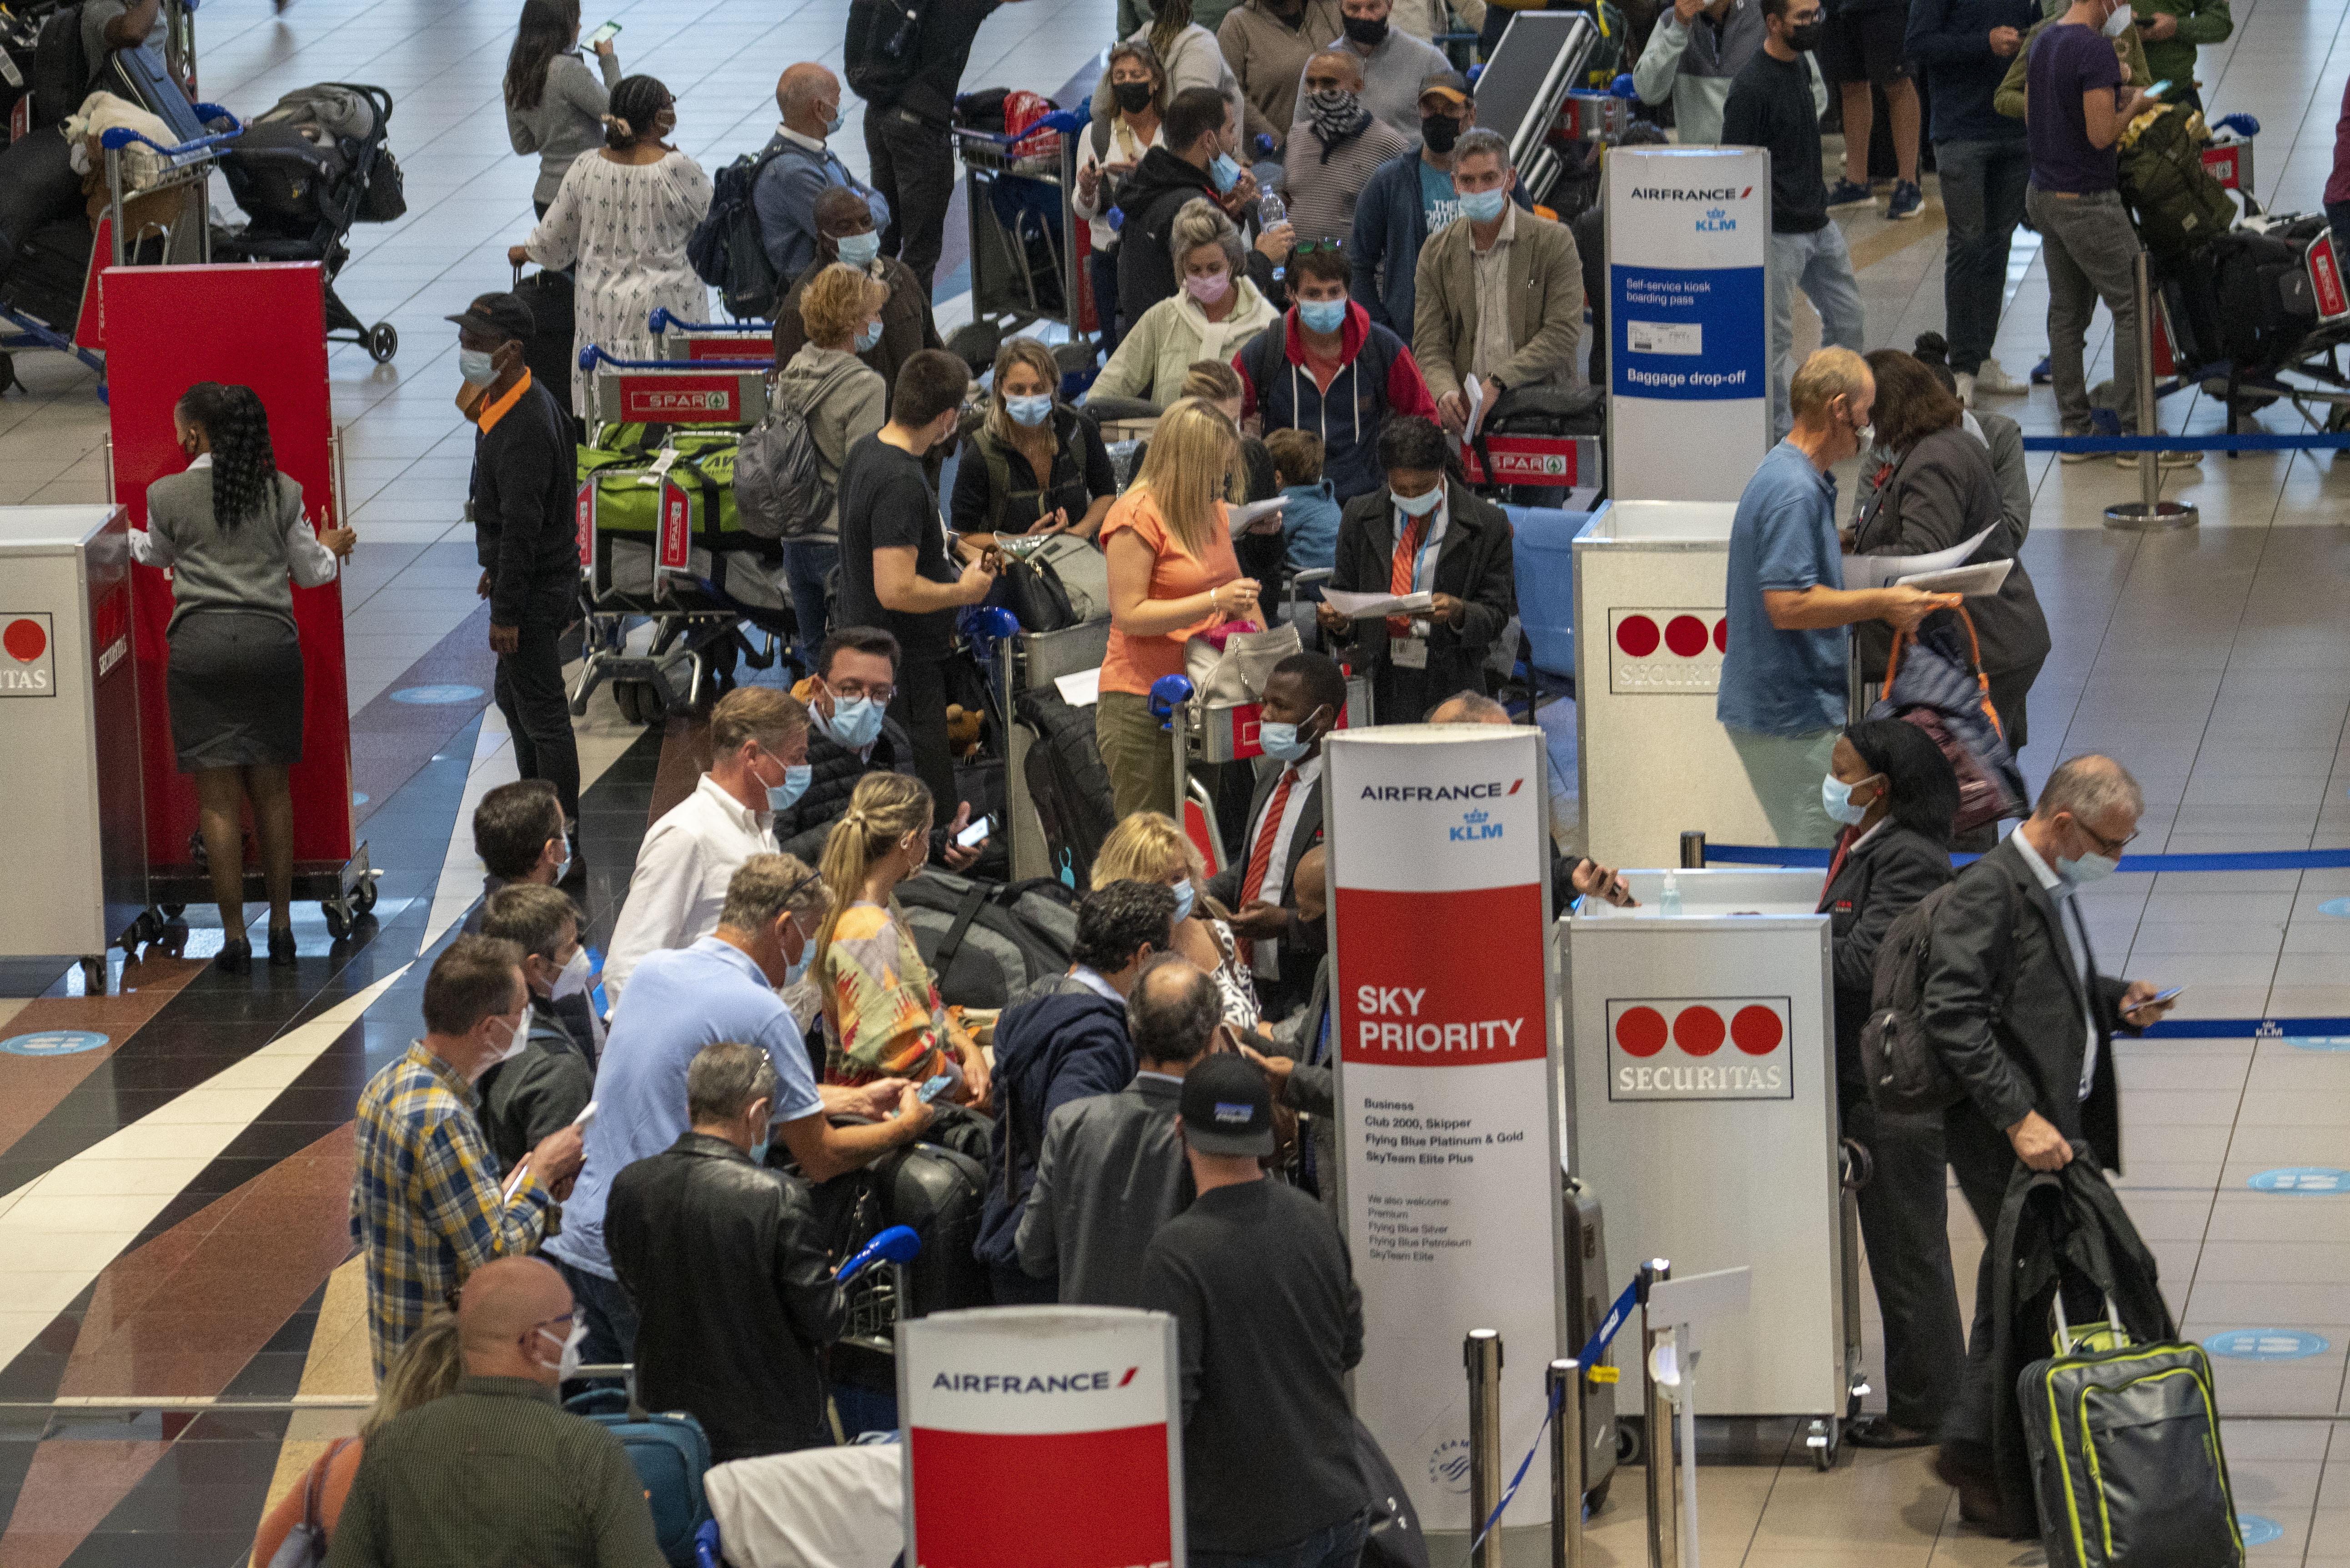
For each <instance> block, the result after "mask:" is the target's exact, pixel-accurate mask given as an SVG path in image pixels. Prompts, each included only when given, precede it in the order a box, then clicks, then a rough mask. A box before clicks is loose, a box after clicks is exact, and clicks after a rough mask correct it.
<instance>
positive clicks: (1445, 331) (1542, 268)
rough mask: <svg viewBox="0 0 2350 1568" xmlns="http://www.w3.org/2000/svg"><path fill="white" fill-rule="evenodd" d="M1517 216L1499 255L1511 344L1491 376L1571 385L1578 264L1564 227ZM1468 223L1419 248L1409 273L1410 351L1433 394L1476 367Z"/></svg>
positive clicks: (1578, 318) (1579, 300) (1576, 370)
mask: <svg viewBox="0 0 2350 1568" xmlns="http://www.w3.org/2000/svg"><path fill="white" fill-rule="evenodd" d="M1513 210H1514V211H1516V213H1517V217H1516V223H1517V232H1516V235H1515V237H1514V238H1513V240H1512V241H1511V242H1510V250H1509V254H1508V256H1507V257H1506V258H1505V265H1506V268H1507V283H1508V288H1509V294H1510V342H1511V344H1512V346H1513V348H1515V349H1516V352H1515V353H1513V355H1511V357H1510V359H1509V363H1508V364H1506V365H1504V366H1503V368H1502V369H1500V370H1499V371H1497V372H1496V373H1495V374H1494V377H1493V379H1495V380H1498V381H1500V382H1501V383H1502V385H1503V386H1504V387H1530V386H1537V385H1554V384H1555V385H1558V386H1572V385H1574V384H1575V382H1576V381H1577V380H1579V379H1581V377H1582V369H1581V368H1580V366H1579V365H1578V364H1577V363H1576V360H1575V347H1576V345H1577V344H1578V343H1579V342H1580V341H1581V340H1582V337H1583V261H1582V258H1581V257H1580V256H1579V255H1578V254H1576V252H1575V236H1574V234H1570V233H1569V232H1568V231H1567V228H1566V225H1565V224H1564V223H1552V222H1551V221H1550V220H1549V219H1547V218H1538V217H1536V216H1534V214H1533V213H1528V212H1525V211H1523V209H1513ZM1473 254H1474V252H1473V249H1472V247H1471V241H1470V235H1469V220H1468V219H1466V218H1458V219H1455V220H1454V221H1453V222H1452V223H1448V224H1446V225H1445V227H1444V228H1443V230H1442V231H1441V232H1440V233H1439V234H1436V235H1435V236H1434V237H1433V238H1431V239H1430V241H1429V242H1428V244H1425V245H1423V246H1421V247H1420V252H1419V271H1418V272H1417V273H1416V274H1414V275H1413V285H1412V286H1413V288H1414V289H1415V290H1416V291H1417V293H1418V296H1419V297H1418V302H1417V304H1416V306H1414V309H1413V312H1412V324H1411V352H1412V358H1415V359H1417V360H1419V373H1420V375H1421V376H1422V377H1424V378H1425V379H1427V381H1428V389H1429V392H1430V395H1431V396H1434V397H1437V398H1441V397H1443V396H1444V394H1445V393H1447V392H1458V391H1460V390H1461V379H1462V378H1463V377H1465V376H1466V375H1468V373H1469V369H1470V367H1471V365H1472V364H1474V363H1475V362H1476V349H1477V285H1476V277H1475V274H1474V272H1473V271H1472V269H1471V257H1472V256H1473Z"/></svg>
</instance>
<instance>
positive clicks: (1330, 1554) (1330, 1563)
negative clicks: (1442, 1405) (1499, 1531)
mask: <svg viewBox="0 0 2350 1568" xmlns="http://www.w3.org/2000/svg"><path fill="white" fill-rule="evenodd" d="M1495 9H1496V10H1498V9H1500V7H1498V6H1496V7H1495ZM1370 1522H1371V1521H1370V1514H1369V1513H1368V1511H1365V1512H1362V1513H1358V1514H1356V1515H1355V1516H1354V1517H1353V1518H1351V1519H1342V1520H1340V1521H1338V1522H1337V1523H1336V1524H1332V1525H1326V1526H1325V1527H1323V1528H1322V1529H1320V1530H1317V1531H1315V1532H1314V1533H1313V1534H1311V1535H1308V1536H1306V1537H1305V1539H1303V1540H1300V1541H1293V1542H1289V1543H1288V1544H1287V1545H1285V1546H1276V1547H1274V1549H1273V1550H1272V1551H1270V1552H1201V1551H1200V1550H1199V1549H1197V1548H1196V1547H1195V1548H1193V1549H1192V1550H1191V1552H1188V1553H1187V1554H1186V1555H1187V1556H1188V1557H1189V1558H1190V1560H1191V1568H1355V1564H1356V1563H1358V1562H1360V1561H1361V1560H1362V1555H1363V1542H1364V1540H1365V1539H1366V1538H1367V1535H1368V1534H1369V1532H1370Z"/></svg>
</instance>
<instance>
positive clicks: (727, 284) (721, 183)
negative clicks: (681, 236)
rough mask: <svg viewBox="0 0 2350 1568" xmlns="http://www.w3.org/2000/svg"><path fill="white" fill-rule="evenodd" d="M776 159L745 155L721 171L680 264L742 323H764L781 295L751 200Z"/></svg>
mask: <svg viewBox="0 0 2350 1568" xmlns="http://www.w3.org/2000/svg"><path fill="white" fill-rule="evenodd" d="M778 151H780V149H779V150H778ZM775 156H776V153H775V152H763V153H750V152H746V153H744V154H743V156H742V157H740V158H737V159H736V160H734V161H733V162H732V163H729V164H728V165H726V167H725V168H723V169H721V170H720V171H718V176H717V178H716V179H714V180H712V182H710V183H711V197H710V211H708V212H707V213H703V214H702V222H700V223H696V224H694V225H693V233H692V234H691V235H689V236H687V239H686V242H685V259H686V261H687V262H688V263H689V264H691V266H692V267H693V275H695V276H696V277H698V278H700V279H701V280H702V282H704V283H706V284H708V285H709V286H711V287H712V288H714V289H716V290H717V291H718V293H719V296H720V297H721V298H722V299H723V300H724V301H725V304H726V309H727V312H728V314H730V315H732V316H734V317H739V318H740V319H743V320H745V321H759V320H764V319H765V318H766V317H768V316H770V315H771V314H773V312H774V311H775V297H776V296H777V295H778V294H779V293H781V292H782V280H781V279H779V278H778V277H777V276H776V275H775V263H773V262H771V261H769V260H768V259H767V245H766V240H765V237H764V235H763V234H760V232H759V209H758V207H757V205H756V204H755V202H754V200H753V192H755V191H756V190H757V189H758V185H759V176H760V175H762V174H764V173H765V172H766V169H767V164H768V163H769V161H772V160H773V159H774V158H775Z"/></svg>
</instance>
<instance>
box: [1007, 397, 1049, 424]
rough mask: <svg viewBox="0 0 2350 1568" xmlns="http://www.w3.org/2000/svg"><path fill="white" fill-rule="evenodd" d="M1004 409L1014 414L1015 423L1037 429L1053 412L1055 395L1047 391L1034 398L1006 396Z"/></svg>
mask: <svg viewBox="0 0 2350 1568" xmlns="http://www.w3.org/2000/svg"><path fill="white" fill-rule="evenodd" d="M1003 411H1004V412H1005V413H1007V414H1010V415H1011V416H1012V419H1013V422H1014V423H1015V424H1021V425H1025V426H1027V427H1028V428H1029V429H1030V430H1035V428H1036V427H1037V426H1038V425H1041V424H1043V423H1044V422H1045V418H1046V416H1048V415H1050V414H1051V413H1052V411H1053V395H1052V394H1051V393H1050V392H1045V393H1040V394H1038V395H1037V396H1035V397H1033V398H1006V399H1004V400H1003Z"/></svg>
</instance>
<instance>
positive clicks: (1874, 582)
mask: <svg viewBox="0 0 2350 1568" xmlns="http://www.w3.org/2000/svg"><path fill="white" fill-rule="evenodd" d="M1998 526H1999V524H1996V523H1994V524H1991V528H1996V527H1998ZM1991 528H1986V529H1984V530H1983V531H1982V532H1981V533H1980V534H1978V535H1975V536H1974V537H1973V538H1971V539H1969V540H1967V541H1966V542H1964V543H1963V544H1958V545H1951V546H1950V548H1949V549H1947V550H1935V551H1932V552H1930V553H1929V554H1927V555H1923V556H1846V557H1845V558H1844V586H1845V587H1846V588H1847V589H1854V590H1857V589H1861V588H1882V587H1890V586H1891V585H1893V584H1895V583H1898V582H1899V581H1901V579H1903V578H1904V577H1914V576H1919V575H1920V574H1922V573H1926V572H1947V571H1949V570H1950V568H1951V567H1952V566H1957V565H1959V564H1960V562H1962V561H1964V560H1965V559H1966V558H1967V557H1968V556H1971V555H1973V554H1974V553H1975V552H1976V551H1977V550H1980V549H1981V548H1982V542H1983V541H1984V540H1985V539H1988V538H1990V537H1991Z"/></svg>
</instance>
